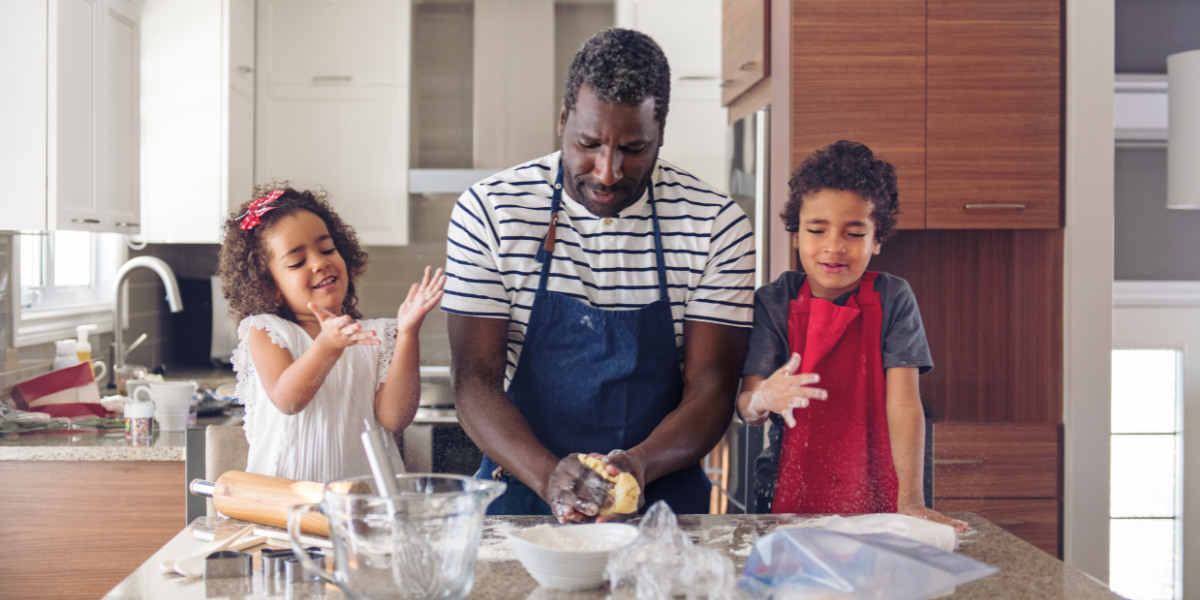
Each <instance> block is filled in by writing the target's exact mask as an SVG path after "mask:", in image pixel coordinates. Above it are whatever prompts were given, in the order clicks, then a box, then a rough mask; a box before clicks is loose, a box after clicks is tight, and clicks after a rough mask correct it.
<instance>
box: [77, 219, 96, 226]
mask: <svg viewBox="0 0 1200 600" xmlns="http://www.w3.org/2000/svg"><path fill="white" fill-rule="evenodd" d="M71 222H72V223H86V224H88V225H99V224H100V219H71Z"/></svg>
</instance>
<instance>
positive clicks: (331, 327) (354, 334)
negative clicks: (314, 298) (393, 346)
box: [308, 302, 382, 353]
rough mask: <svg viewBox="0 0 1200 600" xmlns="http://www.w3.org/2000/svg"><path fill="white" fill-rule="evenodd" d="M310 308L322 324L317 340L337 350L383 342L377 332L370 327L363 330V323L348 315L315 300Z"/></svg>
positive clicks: (375, 344) (309, 305) (309, 304)
mask: <svg viewBox="0 0 1200 600" xmlns="http://www.w3.org/2000/svg"><path fill="white" fill-rule="evenodd" d="M308 310H311V311H313V315H316V317H317V321H318V322H319V323H320V324H321V333H319V334H317V339H316V340H313V341H315V342H321V343H323V344H325V346H326V347H328V348H330V349H331V350H334V351H336V352H339V353H340V352H341V351H342V350H345V349H346V348H349V347H350V346H356V345H361V346H378V345H379V344H381V343H382V342H380V341H379V340H378V339H376V338H375V332H374V331H371V330H370V329H368V330H366V331H363V328H362V324H361V323H359V322H357V321H355V320H354V319H352V318H350V317H349V316H348V315H342V316H340V317H339V316H337V315H335V314H333V313H331V312H329V311H327V310H325V309H324V308H321V307H320V306H317V304H316V303H315V302H309V303H308Z"/></svg>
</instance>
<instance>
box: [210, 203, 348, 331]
mask: <svg viewBox="0 0 1200 600" xmlns="http://www.w3.org/2000/svg"><path fill="white" fill-rule="evenodd" d="M276 189H281V190H283V195H282V196H280V197H279V199H278V200H276V201H275V202H274V203H273V204H272V206H275V207H277V208H275V209H274V210H270V211H267V212H266V213H264V214H263V215H262V223H261V224H260V225H258V226H256V227H254V228H253V229H250V230H249V231H243V230H242V228H241V227H239V222H238V221H237V217H238V215H241V214H243V213H245V212H246V209H247V208H248V207H249V206H250V202H246V203H244V204H242V205H241V206H239V207H238V209H237V211H236V212H234V213H231V214H230V215H229V218H228V219H226V220H225V227H224V236H225V238H224V240H223V241H222V243H221V255H220V272H221V292H222V293H223V294H224V295H225V299H226V300H228V301H229V309H230V312H232V313H234V314H235V315H236V316H237V318H238V320H239V321H240V320H242V319H244V318H246V317H248V316H250V315H260V314H272V315H278V316H280V317H282V318H284V319H287V320H289V321H293V322H294V321H295V320H296V316H295V315H294V314H292V311H291V309H289V308H288V306H287V303H286V302H284V301H283V298H282V297H281V295H280V293H279V288H278V286H277V285H276V283H275V278H274V277H272V276H271V270H270V269H269V268H268V266H267V265H268V263H269V262H270V260H271V256H270V253H269V252H268V250H267V248H266V246H265V245H264V244H263V239H264V238H265V237H266V235H267V233H268V232H270V231H271V227H272V226H273V225H274V224H275V223H277V222H279V220H280V219H282V218H284V217H286V216H288V215H291V214H295V213H296V212H298V211H302V210H306V211H308V212H310V213H312V214H314V215H317V217H319V218H320V219H321V220H322V221H324V222H325V227H326V228H328V229H329V235H330V237H332V238H333V246H334V248H336V249H337V251H338V254H340V255H341V256H342V260H344V261H346V272H347V275H349V278H350V281H349V283H348V287H347V289H346V299H345V300H343V301H342V313H343V314H346V315H349V316H350V317H351V318H354V319H361V318H362V314H360V313H359V312H358V309H356V308H355V305H357V304H358V295H357V294H356V293H355V290H354V282H355V281H357V280H358V278H359V277H360V276H361V275H362V274H363V273H364V272H365V271H366V270H367V253H366V252H363V251H362V248H361V247H359V245H358V236H356V235H355V234H354V229H353V228H352V227H350V226H349V225H347V224H346V223H344V222H343V221H342V219H341V218H340V217H338V215H337V213H335V212H333V209H332V208H331V207H330V206H329V203H328V202H327V201H326V200H325V196H326V194H325V192H324V191H321V190H318V191H316V192H315V193H314V192H311V191H308V190H303V191H298V190H294V189H292V188H291V187H288V182H286V181H284V182H282V183H277V184H276V183H272V184H269V185H260V186H256V187H255V188H254V197H255V198H259V197H262V196H264V195H266V194H268V193H270V192H271V191H273V190H276Z"/></svg>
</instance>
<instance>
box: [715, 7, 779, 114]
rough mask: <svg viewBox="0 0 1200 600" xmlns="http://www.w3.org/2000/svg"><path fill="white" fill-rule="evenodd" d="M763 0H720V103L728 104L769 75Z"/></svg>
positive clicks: (767, 15) (768, 43) (766, 19)
mask: <svg viewBox="0 0 1200 600" xmlns="http://www.w3.org/2000/svg"><path fill="white" fill-rule="evenodd" d="M770 6H771V4H770V2H768V1H767V0H722V2H721V105H722V106H729V104H730V103H731V102H733V101H734V100H736V99H737V98H738V97H740V96H741V95H742V94H744V93H746V91H747V90H749V89H750V88H752V87H754V86H755V85H756V84H758V82H760V81H762V80H763V79H765V78H766V77H767V76H769V75H770V74H771V63H770V56H771V53H770V47H771V40H770V37H769V35H768V32H769V31H770V26H769V25H768V24H769V23H770V19H769V12H770Z"/></svg>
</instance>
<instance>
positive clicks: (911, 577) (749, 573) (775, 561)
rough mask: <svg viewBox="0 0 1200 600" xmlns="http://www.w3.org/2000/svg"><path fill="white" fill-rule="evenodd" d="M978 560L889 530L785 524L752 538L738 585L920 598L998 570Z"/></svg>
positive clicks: (751, 589) (771, 593)
mask: <svg viewBox="0 0 1200 600" xmlns="http://www.w3.org/2000/svg"><path fill="white" fill-rule="evenodd" d="M997 571H998V569H996V568H995V567H990V566H988V565H985V564H983V563H981V562H978V561H976V560H973V559H970V558H967V557H965V556H960V555H957V554H954V553H953V552H946V551H944V550H940V549H938V548H936V547H933V546H930V545H927V544H922V543H920V542H917V541H914V540H911V539H908V538H905V537H901V536H898V535H894V534H890V533H875V534H866V535H850V534H845V533H837V532H833V531H823V530H819V529H806V528H796V529H784V530H779V531H776V532H774V533H771V534H770V535H766V536H763V537H762V538H760V539H759V540H758V541H757V542H755V544H754V551H753V552H752V553H751V555H750V559H749V560H748V561H746V571H745V575H744V576H743V577H742V579H741V581H740V582H739V583H738V586H739V587H740V588H741V589H742V590H744V591H746V592H748V593H749V594H750V595H751V596H753V597H755V598H764V599H771V600H781V599H784V598H802V597H820V598H831V597H841V598H859V599H862V600H867V599H870V600H918V599H920V598H926V597H928V596H931V595H934V594H937V593H939V592H942V591H945V590H948V589H951V588H953V587H954V586H957V585H962V584H964V583H967V582H970V581H974V580H976V579H980V578H983V577H986V576H988V575H991V574H992V573H996V572H997Z"/></svg>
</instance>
